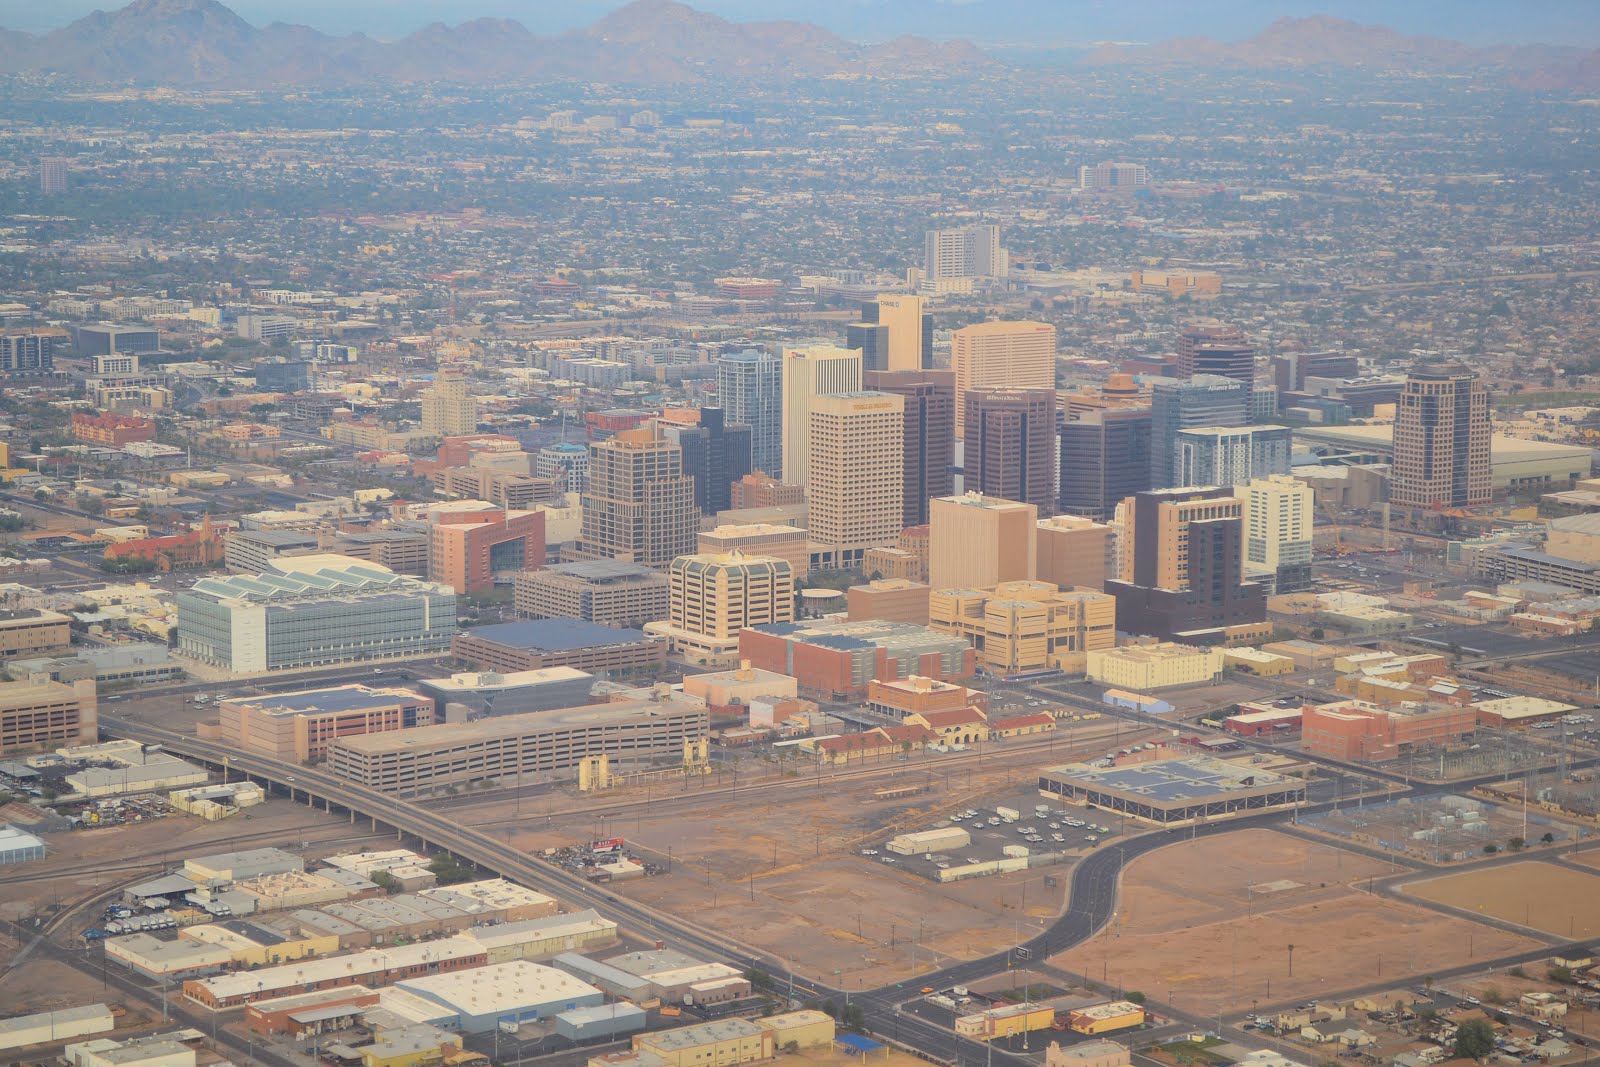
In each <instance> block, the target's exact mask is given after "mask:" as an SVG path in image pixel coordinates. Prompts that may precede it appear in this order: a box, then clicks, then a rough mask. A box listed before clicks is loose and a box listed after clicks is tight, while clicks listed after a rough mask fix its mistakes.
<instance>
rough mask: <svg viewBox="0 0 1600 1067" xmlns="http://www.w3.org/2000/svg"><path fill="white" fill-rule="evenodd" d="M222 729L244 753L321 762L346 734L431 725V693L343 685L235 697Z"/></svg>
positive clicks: (224, 711) (225, 705)
mask: <svg viewBox="0 0 1600 1067" xmlns="http://www.w3.org/2000/svg"><path fill="white" fill-rule="evenodd" d="M220 712H221V718H220V720H219V723H218V734H219V736H221V737H222V738H225V739H226V740H227V741H228V742H229V743H230V744H232V745H235V746H237V747H238V748H239V749H241V750H243V751H245V752H256V753H260V754H261V755H264V756H271V757H272V758H273V759H281V760H290V761H293V762H297V763H309V762H319V761H321V760H323V759H324V758H326V757H327V754H328V746H329V745H330V744H331V743H332V742H333V741H334V740H336V739H338V738H341V737H352V736H357V735H360V734H370V733H383V732H386V731H389V730H409V729H411V728H413V727H417V726H431V725H433V723H434V721H435V704H434V699H433V697H431V696H424V695H422V694H420V693H414V692H412V691H411V690H409V689H370V688H368V687H367V686H364V685H341V686H335V687H334V688H332V689H308V690H306V691H304V692H299V693H280V694H273V695H268V696H254V697H232V698H230V699H228V700H224V701H223V702H222V704H221V705H220Z"/></svg>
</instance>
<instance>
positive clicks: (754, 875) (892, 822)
mask: <svg viewBox="0 0 1600 1067" xmlns="http://www.w3.org/2000/svg"><path fill="white" fill-rule="evenodd" d="M1023 773H1025V772H1023ZM1018 777H1019V768H1018V766H1017V765H1014V764H1013V765H1010V766H1001V765H1000V764H999V761H996V760H990V761H987V764H986V766H985V768H984V770H983V771H982V772H981V773H979V772H977V770H976V768H975V767H974V768H973V773H972V775H971V779H970V784H969V779H968V776H967V773H966V772H965V771H963V772H962V773H961V774H959V775H955V774H953V775H952V776H951V780H950V783H949V789H948V790H946V789H945V788H944V787H943V782H942V781H941V780H940V779H937V778H936V779H935V783H936V787H935V790H934V791H933V792H932V793H927V794H922V795H919V796H916V797H912V798H909V799H906V800H899V801H879V800H876V799H875V798H874V797H873V795H872V794H873V792H874V791H875V790H877V789H880V788H882V787H883V786H884V784H885V783H884V782H882V781H875V782H870V783H850V782H838V783H834V784H832V785H830V784H829V783H828V781H827V779H826V778H824V780H823V788H821V789H812V788H801V789H797V790H777V789H769V790H763V789H761V788H759V787H756V788H752V789H750V790H749V792H748V794H746V792H745V791H744V790H743V789H741V790H740V795H739V797H738V798H736V799H730V798H727V797H721V798H707V799H706V800H705V801H703V802H699V803H689V802H679V803H677V804H674V805H671V806H665V805H662V804H660V803H659V802H658V803H656V804H653V805H652V809H651V811H650V812H649V813H646V812H645V811H644V809H643V806H642V805H635V806H634V807H633V808H631V809H628V810H624V811H621V812H619V813H618V814H617V815H615V816H614V817H611V818H608V819H606V820H605V821H604V822H601V821H599V819H598V817H597V816H595V815H593V814H583V815H573V816H570V817H563V816H562V815H561V814H560V813H559V812H557V811H551V812H550V813H549V814H546V813H545V811H544V810H543V808H542V801H541V802H539V804H538V805H537V806H535V807H534V814H533V816H532V817H531V818H528V819H525V820H524V821H523V822H522V823H521V824H520V825H518V826H517V827H513V828H510V830H509V834H508V837H509V840H510V841H511V843H512V844H514V845H517V846H520V847H522V848H524V849H528V850H530V851H536V850H538V849H542V848H547V847H559V846H562V845H570V844H573V843H575V842H578V841H587V840H589V839H591V838H593V837H596V836H600V835H601V834H602V833H603V834H604V835H606V836H617V837H622V838H624V839H625V840H627V842H628V845H629V847H630V848H632V849H635V850H638V851H640V852H642V853H643V854H645V855H648V856H651V857H652V858H655V859H658V860H659V861H660V862H662V863H663V864H665V862H666V861H667V859H668V857H669V856H670V858H671V865H672V870H671V872H670V873H668V874H663V875H660V876H657V877H652V878H646V879H639V880H635V881H630V882H623V883H620V884H618V885H616V886H614V887H613V888H614V891H615V892H617V893H618V894H624V895H627V896H629V897H633V898H635V899H638V900H640V901H643V902H646V903H649V904H652V905H654V906H657V907H660V908H662V909H664V910H666V911H669V912H672V913H673V914H677V915H681V916H683V917H684V918H686V919H688V920H689V921H691V922H696V923H699V924H701V925H703V926H706V927H708V928H710V929H714V930H717V931H719V932H722V933H724V934H726V935H728V936H730V937H733V938H736V939H738V940H739V941H741V942H744V943H747V944H750V945H753V946H755V947H758V948H761V949H765V950H766V951H768V952H770V953H772V954H773V955H775V956H777V957H779V958H783V959H788V958H790V957H791V956H792V957H793V959H794V965H795V967H796V969H797V970H798V971H799V972H800V973H801V974H802V975H807V974H809V975H812V976H817V977H828V978H831V977H832V976H833V972H834V971H835V970H837V971H839V972H840V974H841V976H842V977H843V979H844V980H846V981H847V982H848V983H849V984H850V985H851V987H852V988H854V986H855V985H856V984H858V983H859V985H860V986H861V987H862V988H871V987H872V986H875V985H880V984H882V983H884V982H888V981H903V980H906V979H908V978H910V977H912V956H913V954H915V956H916V961H917V964H918V970H919V971H925V970H927V969H929V967H930V964H931V963H932V961H934V960H939V961H943V962H949V961H950V960H951V959H952V958H956V957H969V956H976V955H982V954H984V953H988V952H992V951H995V950H996V949H998V948H1000V947H1002V946H1004V945H1008V944H1011V943H1012V939H1013V938H1014V937H1015V936H1016V932H1017V927H1018V925H1019V924H1020V923H1022V922H1027V923H1030V924H1032V925H1033V926H1034V927H1035V928H1037V927H1038V926H1039V925H1040V923H1041V922H1044V921H1047V920H1048V919H1049V918H1050V917H1052V916H1054V915H1056V914H1058V913H1059V911H1060V909H1061V906H1062V904H1063V895H1064V893H1065V891H1066V889H1065V887H1066V884H1067V880H1068V877H1069V875H1070V871H1071V868H1070V866H1059V867H1053V868H1049V869H1043V870H1035V871H1031V872H1018V873H1016V874H1012V875H1007V876H1005V877H997V878H981V879H973V880H971V881H967V882H962V883H957V884H952V885H943V886H941V885H938V884H936V883H934V882H932V881H930V880H928V879H926V878H923V877H921V876H920V875H916V874H911V873H909V872H907V871H905V870H902V869H900V867H899V866H897V865H894V864H886V863H883V862H882V860H881V857H866V856H861V855H860V854H859V852H860V850H861V849H862V848H865V847H876V846H880V845H881V844H882V842H883V840H884V838H885V837H887V836H889V835H890V834H892V833H895V832H900V831H902V830H908V829H922V828H925V827H928V826H931V825H933V824H934V823H935V822H937V821H938V820H940V819H942V818H943V817H945V816H947V815H948V814H949V813H950V812H951V811H954V810H959V809H960V808H961V807H963V806H965V805H968V804H973V805H977V804H981V803H982V802H983V798H984V797H985V796H990V797H992V796H997V795H998V796H1006V797H1008V798H1014V797H1015V795H1016V785H1017V781H1018ZM524 810H525V812H526V810H527V808H526V807H525V809H524ZM452 815H453V816H454V817H457V818H460V817H462V816H461V815H460V814H459V813H457V812H452ZM480 825H482V823H481V822H480ZM496 832H500V831H499V830H498V829H497V830H496ZM1046 876H1049V877H1051V878H1052V879H1053V880H1054V881H1055V882H1056V885H1054V886H1051V887H1046V886H1045V884H1044V878H1045V877H1046ZM752 879H753V882H752ZM1024 887H1025V888H1024ZM752 894H753V896H754V899H753V900H752ZM1024 898H1026V899H1024ZM858 915H859V920H858ZM918 920H921V923H920V930H921V934H920V936H921V942H920V944H919V943H918V936H919V933H918V931H919V922H918ZM891 941H892V942H893V943H892V944H891Z"/></svg>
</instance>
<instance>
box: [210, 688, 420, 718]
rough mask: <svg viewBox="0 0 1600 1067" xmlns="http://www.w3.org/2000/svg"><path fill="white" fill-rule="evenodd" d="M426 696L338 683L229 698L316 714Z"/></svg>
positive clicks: (277, 711) (271, 710)
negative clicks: (266, 694) (275, 693)
mask: <svg viewBox="0 0 1600 1067" xmlns="http://www.w3.org/2000/svg"><path fill="white" fill-rule="evenodd" d="M427 699H428V698H427V697H425V696H421V695H419V694H417V693H413V692H411V691H409V690H406V689H369V688H367V687H366V686H364V685H341V686H335V687H334V688H332V689H307V690H305V691H303V692H299V693H281V694H278V695H277V696H264V697H241V698H239V699H235V700H229V701H227V703H229V704H238V705H243V706H246V707H251V708H255V709H257V710H259V711H264V712H266V713H268V714H271V715H308V714H309V715H316V714H320V713H324V712H334V711H358V710H360V709H363V708H387V707H391V706H393V705H395V704H402V703H406V704H418V703H422V702H424V701H426V700H427Z"/></svg>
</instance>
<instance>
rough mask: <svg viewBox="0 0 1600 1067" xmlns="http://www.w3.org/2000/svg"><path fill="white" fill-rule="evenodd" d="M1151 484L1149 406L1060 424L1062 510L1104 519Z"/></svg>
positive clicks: (1111, 410)
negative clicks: (1124, 501)
mask: <svg viewBox="0 0 1600 1067" xmlns="http://www.w3.org/2000/svg"><path fill="white" fill-rule="evenodd" d="M1149 488H1150V409H1149V408H1148V407H1124V408H1104V409H1101V410H1099V411H1089V412H1085V413H1084V414H1083V415H1082V416H1080V417H1079V418H1076V419H1073V420H1072V421H1070V422H1068V423H1065V424H1064V425H1063V426H1062V427H1061V498H1060V499H1061V510H1062V511H1063V512H1066V513H1067V514H1069V515H1082V516H1084V517H1086V518H1090V519H1094V520H1095V521H1096V522H1106V521H1108V520H1109V519H1110V518H1111V517H1112V516H1113V515H1114V514H1116V510H1117V505H1118V504H1120V503H1122V501H1123V500H1124V499H1125V498H1127V497H1130V496H1132V495H1133V494H1135V493H1142V492H1144V491H1145V490H1146V489H1149Z"/></svg>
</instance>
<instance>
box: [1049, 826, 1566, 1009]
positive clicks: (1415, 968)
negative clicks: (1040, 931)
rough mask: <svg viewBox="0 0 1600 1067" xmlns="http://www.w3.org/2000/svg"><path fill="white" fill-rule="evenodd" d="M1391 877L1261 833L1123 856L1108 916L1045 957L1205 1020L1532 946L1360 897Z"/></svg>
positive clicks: (1370, 865)
mask: <svg viewBox="0 0 1600 1067" xmlns="http://www.w3.org/2000/svg"><path fill="white" fill-rule="evenodd" d="M1388 871H1389V865H1388V864H1387V863H1382V862H1380V861H1377V860H1372V859H1368V858H1366V857H1364V856H1359V855H1356V854H1353V853H1347V852H1344V851H1342V850H1340V849H1337V848H1334V847H1332V846H1331V845H1325V844H1322V843H1320V842H1312V841H1307V840H1304V839H1303V838H1299V837H1295V836H1291V835H1288V834H1280V833H1277V832H1274V831H1272V830H1245V831H1241V832H1239V833H1236V834H1227V835H1224V836H1221V837H1216V838H1212V839H1209V840H1200V841H1187V842H1181V843H1179V844H1176V845H1172V846H1170V847H1167V848H1163V849H1161V850H1159V851H1157V852H1153V853H1150V854H1149V855H1146V856H1141V857H1140V858H1139V859H1138V860H1136V861H1134V862H1133V863H1131V864H1129V866H1128V869H1127V871H1126V872H1125V873H1124V875H1123V878H1122V889H1121V894H1120V898H1119V908H1118V912H1117V919H1116V921H1115V922H1113V923H1112V924H1111V925H1110V926H1108V927H1107V928H1106V929H1105V930H1102V931H1101V933H1100V934H1098V935H1097V936H1096V937H1095V938H1094V939H1093V940H1091V941H1090V942H1088V943H1087V944H1085V945H1081V946H1079V947H1078V948H1076V949H1073V950H1072V951H1070V952H1067V953H1064V954H1062V955H1059V956H1057V957H1055V958H1054V960H1053V962H1055V963H1057V964H1059V965H1060V966H1062V967H1065V968H1066V969H1068V970H1070V971H1075V972H1077V973H1079V974H1085V975H1087V976H1088V977H1089V978H1090V979H1092V980H1096V981H1104V982H1108V983H1110V984H1112V985H1120V986H1121V987H1122V988H1123V989H1124V990H1132V989H1137V990H1140V991H1142V992H1144V993H1145V994H1146V995H1148V996H1150V997H1151V998H1153V999H1156V1000H1162V1001H1168V1002H1170V1003H1173V1004H1175V1005H1176V1006H1177V1007H1178V1008H1180V1009H1182V1010H1185V1011H1193V1012H1197V1013H1200V1014H1211V1013H1213V1012H1217V1011H1229V1010H1238V1009H1241V1008H1242V1009H1245V1010H1249V1009H1250V1007H1251V1005H1253V1004H1260V1005H1266V1004H1278V1003H1282V1002H1285V1001H1294V1000H1301V999H1309V998H1312V997H1318V996H1329V995H1332V994H1334V993H1335V992H1338V991H1340V990H1346V989H1354V988H1360V987H1363V986H1369V985H1375V984H1378V983H1381V982H1383V981H1386V980H1388V981H1400V980H1403V978H1404V976H1406V975H1415V974H1426V973H1429V972H1432V971H1437V970H1443V969H1445V968H1448V967H1455V966H1460V965H1462V964H1466V963H1468V962H1470V960H1471V959H1472V958H1486V957H1491V956H1499V955H1505V954H1508V953H1511V952H1516V951H1519V950H1525V949H1529V948H1533V947H1535V946H1536V945H1537V942H1535V941H1534V940H1532V939H1531V938H1525V937H1519V936H1517V935H1515V934H1511V933H1506V932H1503V931H1499V930H1495V929H1493V928H1491V927H1487V926H1484V925H1481V924H1479V923H1474V922H1471V921H1469V920H1466V919H1457V918H1451V917H1446V916H1442V915H1440V914H1439V913H1438V912H1437V911H1433V910H1430V909H1427V908H1425V907H1423V906H1421V905H1413V904H1407V903H1404V902H1400V901H1395V900H1392V899H1388V898H1385V897H1382V896H1372V895H1370V894H1368V893H1367V892H1366V887H1365V883H1366V882H1367V881H1368V879H1370V878H1371V877H1373V876H1377V875H1384V874H1387V873H1388ZM1290 945H1293V946H1294V949H1293V952H1292V953H1291V951H1290V949H1289V946H1290ZM1291 955H1292V957H1293V964H1292V969H1291V963H1290V958H1291Z"/></svg>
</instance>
